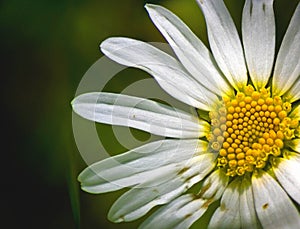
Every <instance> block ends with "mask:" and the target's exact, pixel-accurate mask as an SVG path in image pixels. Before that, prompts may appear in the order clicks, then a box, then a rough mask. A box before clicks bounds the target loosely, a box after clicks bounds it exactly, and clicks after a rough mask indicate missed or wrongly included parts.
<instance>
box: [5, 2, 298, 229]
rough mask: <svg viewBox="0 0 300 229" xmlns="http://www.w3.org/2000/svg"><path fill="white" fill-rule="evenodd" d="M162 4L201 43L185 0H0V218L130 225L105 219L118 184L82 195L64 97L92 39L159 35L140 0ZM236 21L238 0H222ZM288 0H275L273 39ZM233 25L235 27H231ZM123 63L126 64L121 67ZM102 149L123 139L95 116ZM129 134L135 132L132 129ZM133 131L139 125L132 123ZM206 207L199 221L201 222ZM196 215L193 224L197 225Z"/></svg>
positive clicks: (123, 80) (131, 77) (26, 223)
mask: <svg viewBox="0 0 300 229" xmlns="http://www.w3.org/2000/svg"><path fill="white" fill-rule="evenodd" d="M146 2H147V3H156V4H162V5H164V6H166V7H167V8H169V9H170V10H172V11H173V12H175V13H176V14H177V15H179V16H180V17H181V18H182V19H183V20H184V21H185V22H186V23H187V24H188V25H189V26H190V27H191V28H192V30H193V31H194V32H195V33H196V34H197V35H198V36H199V37H200V38H201V40H203V41H204V43H205V44H206V45H208V42H207V37H206V29H205V23H204V19H203V16H202V14H201V12H200V9H199V8H198V6H197V4H196V3H195V1H186V0H161V1H158V0H156V1H154V0H153V1H140V0H126V1H117V0H110V1H104V0H100V1H99V0H88V1H79V0H74V1H70V0H62V1H57V0H52V1H50V0H43V1H37V0H26V1H21V0H4V1H2V2H1V3H0V26H1V38H0V39H1V55H2V58H1V60H2V61H1V63H2V66H1V68H2V70H3V73H2V83H1V85H2V90H1V92H0V93H1V98H2V99H3V102H2V113H3V115H4V119H3V120H4V122H3V125H4V126H3V127H2V130H3V132H4V135H5V138H4V140H3V144H4V147H3V150H2V153H3V154H4V155H5V157H7V158H6V159H5V161H2V164H3V165H4V167H3V171H4V174H3V177H4V180H3V181H2V185H3V188H2V197H3V201H2V208H3V209H4V210H5V217H3V221H2V224H3V225H10V227H9V228H20V227H26V228H76V227H77V226H79V225H81V228H104V227H105V228H134V227H136V226H137V225H138V224H139V223H140V222H141V221H142V220H143V219H142V220H139V221H137V222H133V223H128V224H112V223H110V222H109V221H108V220H107V219H106V214H107V212H108V210H109V207H110V206H111V205H112V203H113V202H114V200H115V199H116V198H117V197H118V196H119V195H120V194H121V193H123V192H124V191H119V192H115V193H108V194H103V195H90V194H87V193H84V192H82V191H80V190H79V184H78V183H77V181H76V177H77V175H78V174H79V172H80V171H81V170H82V169H83V168H84V167H85V166H86V165H85V163H84V162H83V160H82V159H81V158H80V154H79V152H78V151H77V148H76V145H75V142H74V139H73V136H72V126H71V107H70V101H71V100H72V98H73V97H74V93H75V91H76V88H77V85H78V83H79V82H80V79H81V77H82V76H83V74H84V73H85V71H86V70H87V69H88V68H89V67H90V66H91V65H92V64H93V63H94V62H95V61H96V60H97V59H99V58H100V57H101V56H102V54H101V53H100V51H99V48H98V46H99V43H100V42H101V41H103V40H104V39H106V38H107V37H111V36H126V37H134V38H136V39H141V40H145V41H164V39H163V37H162V36H161V35H160V33H159V32H158V31H157V30H156V28H155V27H154V25H153V24H152V23H151V21H150V19H149V18H148V15H147V13H146V11H145V10H144V4H145V3H146ZM225 2H226V4H227V6H228V8H229V10H230V12H231V13H232V15H233V18H234V21H235V23H236V25H237V26H238V28H240V24H241V23H240V17H241V12H242V7H243V1H240V0H226V1H225ZM297 3H298V0H291V1H288V2H287V1H285V0H278V1H275V13H276V23H277V30H276V32H277V44H276V47H277V49H278V47H279V44H280V41H281V39H282V37H283V34H284V32H285V30H286V28H287V25H288V22H289V20H290V17H291V15H292V12H293V10H294V9H295V6H296V4H297ZM239 31H240V29H239ZM128 73H130V74H128ZM147 77H149V76H148V75H147V74H145V73H142V72H141V71H137V70H131V71H130V70H129V71H124V72H122V73H120V74H119V76H118V77H116V79H114V80H112V81H111V82H110V84H109V85H108V86H107V87H106V90H107V91H114V92H118V91H120V90H122V88H124V87H125V86H126V85H128V84H130V83H131V82H134V81H135V80H138V79H141V78H147ZM98 129H100V130H101V133H106V134H105V135H104V136H100V137H101V138H102V140H103V141H104V142H105V145H106V147H107V149H108V150H109V151H111V152H112V154H116V153H120V152H122V151H124V150H125V149H124V148H123V147H122V146H120V145H118V144H115V140H114V139H113V132H112V131H111V128H110V127H109V126H107V125H99V126H98ZM135 134H136V133H135ZM137 134H138V136H139V134H141V135H140V137H139V138H140V139H142V140H146V139H147V135H146V134H144V135H142V133H140V132H138V133H137ZM210 214H211V212H208V213H207V217H204V218H203V219H202V222H204V221H205V222H207V221H208V219H209V215H210ZM202 222H199V223H198V224H197V225H198V226H199V225H202V224H201V223H202Z"/></svg>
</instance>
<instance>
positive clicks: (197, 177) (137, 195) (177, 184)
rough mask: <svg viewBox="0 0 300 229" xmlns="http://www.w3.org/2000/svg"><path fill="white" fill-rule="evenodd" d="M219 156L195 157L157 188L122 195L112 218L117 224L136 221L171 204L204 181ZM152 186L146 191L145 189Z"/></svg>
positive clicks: (136, 188)
mask: <svg viewBox="0 0 300 229" xmlns="http://www.w3.org/2000/svg"><path fill="white" fill-rule="evenodd" d="M215 158H216V155H214V154H212V153H206V154H203V155H200V156H197V157H195V158H193V160H192V161H191V162H190V165H185V168H184V169H183V170H181V171H179V172H178V174H177V177H176V178H175V179H174V178H173V179H171V180H169V181H166V182H165V183H161V184H159V185H156V186H152V187H150V186H151V182H152V181H151V182H150V183H149V184H142V186H136V187H134V188H133V189H131V190H130V191H128V192H126V193H125V194H124V195H122V196H121V197H120V198H119V199H118V200H117V201H116V202H115V203H114V204H113V206H112V207H111V209H110V211H109V214H108V217H109V219H110V220H111V221H113V222H122V221H132V220H135V219H138V218H140V217H142V216H143V215H145V214H146V213H147V212H148V211H150V209H151V208H153V207H154V206H156V205H161V204H166V203H169V202H170V201H171V200H173V199H175V198H176V197H178V196H180V195H181V194H182V193H184V192H186V191H187V190H188V189H189V188H190V187H191V186H192V185H194V184H195V183H197V182H199V181H201V180H202V179H203V178H204V177H205V176H206V175H207V174H208V173H209V172H210V171H211V170H212V169H213V168H214V166H215V163H214V160H215ZM146 185H147V186H148V187H146V188H145V186H146Z"/></svg>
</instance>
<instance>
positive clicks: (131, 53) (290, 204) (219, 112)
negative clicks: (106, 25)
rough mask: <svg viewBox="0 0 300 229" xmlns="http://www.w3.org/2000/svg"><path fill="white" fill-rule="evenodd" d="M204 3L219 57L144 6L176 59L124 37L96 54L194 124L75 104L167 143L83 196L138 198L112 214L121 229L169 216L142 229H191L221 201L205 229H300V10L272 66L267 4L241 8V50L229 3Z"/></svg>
mask: <svg viewBox="0 0 300 229" xmlns="http://www.w3.org/2000/svg"><path fill="white" fill-rule="evenodd" d="M198 3H199V6H200V8H201V9H202V12H203V14H204V16H205V19H206V24H207V31H208V38H209V44H210V48H211V51H212V54H211V52H210V51H209V50H208V49H207V48H206V47H205V45H203V43H202V42H201V41H200V40H199V39H198V38H197V37H196V36H195V35H194V34H193V33H192V31H191V30H190V29H189V28H188V27H187V26H186V25H185V24H184V23H183V22H182V21H181V20H180V19H179V18H178V17H177V16H175V15H174V14H172V13H171V12H170V11H168V10H167V9H165V8H163V7H161V6H156V5H149V4H148V5H146V9H147V11H148V13H149V15H150V17H151V19H152V21H153V22H154V24H155V25H156V26H157V28H158V29H159V30H160V32H161V33H162V35H163V36H164V37H165V38H166V40H167V41H168V43H169V44H170V45H171V47H172V49H173V51H174V53H175V54H176V58H175V57H172V56H170V55H169V54H167V53H165V52H163V51H161V50H159V49H157V48H155V47H154V46H151V45H149V44H146V43H144V42H141V41H137V40H133V39H129V38H109V39H107V40H105V41H104V42H103V43H102V44H101V50H102V52H103V53H104V54H105V55H107V56H108V57H109V58H111V59H112V60H114V61H116V62H118V63H120V64H123V65H126V66H133V67H137V68H140V69H142V70H144V71H146V72H148V73H150V74H151V75H152V76H153V77H154V78H155V80H156V81H157V82H158V84H159V85H160V86H161V87H162V88H163V89H164V90H165V91H166V92H167V93H169V94H170V95H172V96H173V97H174V98H176V99H178V100H180V101H182V102H184V103H186V104H188V105H191V106H193V107H195V109H196V110H197V111H198V113H197V114H198V115H192V114H189V113H186V112H185V111H182V110H179V109H174V108H171V107H169V106H167V105H163V104H160V103H157V102H154V101H151V100H146V99H142V98H137V97H132V96H126V95H117V94H111V93H104V92H102V93H88V94H83V95H80V96H78V97H77V98H75V100H74V101H73V109H74V111H75V112H76V113H78V114H79V115H81V116H83V117H84V118H87V119H90V120H93V121H96V122H101V123H107V124H113V125H121V126H130V127H134V128H137V129H141V130H144V131H147V132H150V133H153V134H156V135H161V136H165V137H169V139H165V140H161V141H156V142H152V143H149V144H146V145H144V146H141V147H139V148H136V149H133V150H130V151H129V152H127V153H124V154H121V155H118V156H115V157H111V158H108V159H105V160H103V161H100V162H97V163H95V164H92V165H91V166H89V167H88V168H86V169H85V170H84V171H83V172H82V173H81V174H80V176H79V181H80V182H81V184H82V189H83V190H85V191H88V192H91V193H104V192H110V191H115V190H118V189H121V188H123V187H131V188H132V189H131V190H129V191H128V192H126V193H125V194H124V195H122V196H121V197H120V198H119V199H118V200H117V201H116V202H115V204H114V205H113V206H112V208H111V210H110V212H109V218H110V220H112V221H114V222H122V221H132V220H135V219H138V218H140V217H142V216H143V215H145V214H146V213H147V212H149V211H150V209H152V208H153V207H154V206H157V205H163V206H162V207H161V208H160V209H158V210H157V211H156V212H154V213H153V214H152V215H151V216H150V217H149V218H148V219H146V221H145V222H144V223H143V224H142V225H141V228H188V227H190V226H191V225H192V224H193V223H194V222H195V221H197V220H198V219H199V218H201V217H202V215H203V214H204V213H205V212H206V210H207V209H208V208H209V206H210V205H211V204H212V203H214V202H216V201H218V200H220V204H219V207H218V208H217V209H216V211H215V212H214V214H213V216H212V218H211V220H210V223H209V228H259V227H260V225H261V226H262V227H263V228H274V227H277V228H300V216H299V211H298V210H297V206H299V204H300V191H299V190H300V154H299V153H300V125H299V120H300V106H299V103H298V101H299V98H300V93H299V91H300V86H299V82H300V81H299V76H300V62H299V59H300V26H299V21H300V5H299V4H298V6H297V9H296V11H295V13H294V15H293V17H292V19H291V22H290V24H289V27H288V29H287V32H286V34H285V36H284V39H283V41H282V44H281V47H280V49H279V52H278V55H277V57H276V60H275V19H274V13H273V1H272V0H246V2H245V6H244V9H243V17H242V42H241V41H240V38H239V36H238V33H237V30H236V28H235V26H234V23H233V21H232V19H231V17H230V14H229V13H228V11H227V9H226V7H225V5H224V2H223V1H222V0H215V1H209V0H199V1H198ZM205 114H206V115H205ZM201 181H203V183H201V186H200V189H199V190H198V191H197V192H196V193H190V192H187V190H189V189H190V188H191V187H192V186H193V185H195V184H198V183H200V182H201Z"/></svg>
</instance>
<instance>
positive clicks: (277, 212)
mask: <svg viewBox="0 0 300 229" xmlns="http://www.w3.org/2000/svg"><path fill="white" fill-rule="evenodd" d="M252 188H253V194H254V201H255V209H256V212H257V216H258V218H259V220H260V223H261V225H262V226H263V228H267V229H268V228H272V229H273V228H300V215H299V212H298V211H297V209H296V207H295V206H294V204H293V203H292V201H291V199H290V198H289V197H288V195H287V194H286V193H285V192H284V191H283V189H282V188H281V187H280V185H279V184H278V183H277V181H276V180H275V179H274V178H273V177H271V176H270V175H269V174H268V173H267V172H264V171H262V170H261V171H260V172H258V174H254V175H253V176H252Z"/></svg>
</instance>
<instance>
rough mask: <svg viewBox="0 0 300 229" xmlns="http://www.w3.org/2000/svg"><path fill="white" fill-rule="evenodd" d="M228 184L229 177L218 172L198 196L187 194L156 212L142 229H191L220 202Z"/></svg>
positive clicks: (214, 173)
mask: <svg viewBox="0 0 300 229" xmlns="http://www.w3.org/2000/svg"><path fill="white" fill-rule="evenodd" d="M227 183H228V176H226V175H225V174H224V173H222V172H221V170H216V171H215V172H213V173H212V174H211V175H209V177H208V178H207V179H206V180H205V181H204V183H203V186H202V188H201V191H200V192H199V194H198V195H191V194H187V195H184V196H181V197H178V198H177V199H175V200H173V201H172V202H170V203H169V204H167V205H166V206H164V207H162V208H160V209H159V210H158V211H156V212H154V213H153V214H152V215H151V216H150V217H149V218H147V219H146V221H144V222H143V224H142V225H141V226H140V228H143V229H145V228H149V229H151V228H162V229H168V228H170V229H173V228H178V229H183V228H189V227H190V226H191V225H192V224H193V223H194V222H195V221H196V220H198V219H199V218H200V217H201V216H202V215H203V214H204V213H205V212H206V210H207V209H208V207H209V205H210V204H211V203H213V202H214V201H216V200H218V199H219V198H220V197H221V195H222V193H223V191H224V190H225V187H226V186H227Z"/></svg>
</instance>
